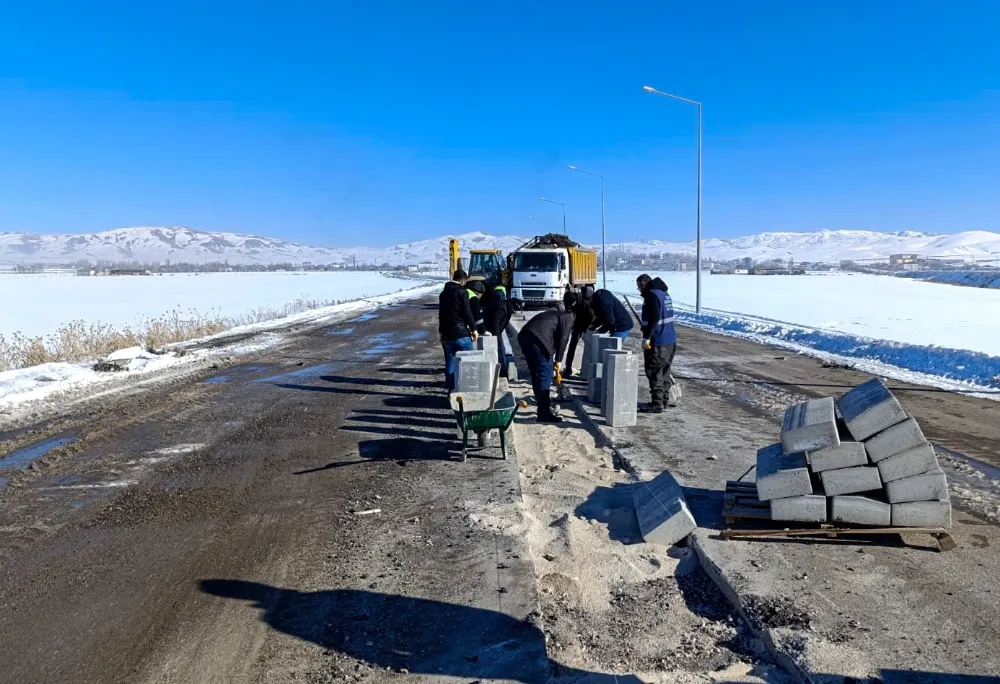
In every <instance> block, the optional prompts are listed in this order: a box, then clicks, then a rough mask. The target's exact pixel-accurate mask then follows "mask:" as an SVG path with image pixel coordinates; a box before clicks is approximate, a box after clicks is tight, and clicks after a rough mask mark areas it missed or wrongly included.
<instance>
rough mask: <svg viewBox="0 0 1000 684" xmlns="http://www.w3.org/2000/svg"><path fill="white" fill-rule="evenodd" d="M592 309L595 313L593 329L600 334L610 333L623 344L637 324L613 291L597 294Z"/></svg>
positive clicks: (599, 291)
mask: <svg viewBox="0 0 1000 684" xmlns="http://www.w3.org/2000/svg"><path fill="white" fill-rule="evenodd" d="M591 308H592V309H593V311H594V322H593V323H592V324H591V328H592V329H596V330H597V332H599V333H608V334H609V335H611V336H612V337H617V338H619V339H620V340H621V341H622V342H624V341H625V340H627V339H628V335H629V333H630V332H631V331H632V328H633V327H634V326H635V322H634V321H633V320H632V315H631V314H630V313H629V312H628V309H626V308H625V305H624V304H622V303H621V301H619V299H618V298H617V297H615V295H614V294H613V293H612V292H611V290H598V291H597V292H595V293H594V300H593V303H592V304H591Z"/></svg>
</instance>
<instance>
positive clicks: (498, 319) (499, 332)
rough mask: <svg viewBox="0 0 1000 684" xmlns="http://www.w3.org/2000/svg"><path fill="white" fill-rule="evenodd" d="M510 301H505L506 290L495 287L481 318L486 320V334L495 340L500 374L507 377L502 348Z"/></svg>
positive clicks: (504, 350)
mask: <svg viewBox="0 0 1000 684" xmlns="http://www.w3.org/2000/svg"><path fill="white" fill-rule="evenodd" d="M510 313H511V312H510V300H508V299H507V288H505V287H504V286H503V285H497V286H496V287H494V288H493V296H491V297H490V299H489V301H488V302H487V303H486V306H485V307H484V308H483V314H484V315H483V318H485V319H486V332H487V333H489V334H491V335H495V336H496V338H497V356H498V357H499V358H498V359H497V360H498V361H499V362H500V374H501V375H503V376H504V377H507V350H506V349H505V348H504V346H503V333H504V331H505V330H507V324H508V323H510Z"/></svg>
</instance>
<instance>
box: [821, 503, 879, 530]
mask: <svg viewBox="0 0 1000 684" xmlns="http://www.w3.org/2000/svg"><path fill="white" fill-rule="evenodd" d="M830 521H831V522H839V523H851V524H854V525H873V526H876V527H888V526H889V525H890V524H892V507H891V506H889V504H887V503H886V502H884V501H878V500H877V499H873V498H871V497H868V496H835V497H833V498H832V499H831V504H830Z"/></svg>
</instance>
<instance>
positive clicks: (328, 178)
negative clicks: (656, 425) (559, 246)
mask: <svg viewBox="0 0 1000 684" xmlns="http://www.w3.org/2000/svg"><path fill="white" fill-rule="evenodd" d="M998 34H1000V3H998V2H995V1H993V0H981V1H973V0H968V1H963V0H957V1H955V2H948V3H943V2H939V1H934V2H930V1H925V0H909V1H906V2H903V1H895V0H878V1H874V0H843V1H840V2H834V1H833V0H822V1H821V0H817V1H805V0H755V1H747V0H728V1H727V0H717V1H714V2H683V3H682V2H677V1H659V2H652V1H649V2H640V3H610V2H596V1H592V0H578V1H576V2H562V1H552V2H545V3H530V2H521V1H518V0H512V1H510V2H506V3H499V2H494V3H490V2H469V1H468V0H464V1H462V2H459V1H453V0H445V1H441V0H437V1H435V2H429V3H427V2H425V3H417V2H402V1H396V2H382V1H379V0H365V1H364V2H359V1H355V2H341V1H338V0H330V1H327V2H296V1H294V0H289V1H287V2H282V3H278V2H273V3H271V2H255V1H254V0H248V1H245V2H239V3H237V2H204V1H200V2H191V1H189V0H172V1H171V2H167V3H136V2H120V1H118V0H105V2H102V3H89V2H88V3H83V2H80V3H77V2H60V1H59V0H54V1H53V2H47V3H30V2H19V3H15V2H12V1H11V0H0V231H12V230H13V231H16V230H25V231H31V232H54V231H65V232H89V231H95V230H102V229H107V228H115V227H121V226H127V225H188V226H191V227H194V228H201V229H206V230H230V231H238V232H249V233H259V234H266V235H273V236H276V237H283V238H287V239H292V240H296V241H300V242H306V243H312V244H326V245H350V244H370V245H386V244H391V243H394V242H400V241H406V240H414V239H422V238H425V237H431V236H436V235H441V234H445V233H457V232H466V231H471V230H484V231H487V232H494V233H516V234H526V233H537V232H541V231H543V230H548V229H556V228H558V227H559V226H560V224H561V218H560V214H559V210H558V207H555V206H552V205H544V204H542V203H540V202H539V201H538V199H537V198H538V197H539V196H540V195H545V196H548V197H552V198H555V199H558V200H560V201H564V202H566V203H567V212H568V223H569V230H570V233H571V234H572V235H573V236H574V237H577V238H579V239H581V240H585V241H588V242H591V241H595V240H597V239H599V236H600V192H599V182H598V181H597V179H595V178H590V177H588V176H585V175H583V174H577V173H572V172H570V171H568V170H567V168H566V167H567V165H569V164H578V165H579V166H581V167H584V168H590V169H593V170H595V171H598V172H600V173H603V174H604V175H605V177H606V183H607V215H608V237H609V240H618V239H633V238H640V237H645V238H660V239H667V240H684V239H689V238H690V237H692V235H693V230H694V219H695V213H694V209H695V202H694V199H695V194H694V192H695V159H696V157H695V150H696V147H695V141H696V134H695V132H696V116H695V109H694V108H693V107H690V106H687V105H684V104H682V103H678V102H673V101H670V100H666V99H664V98H660V97H656V96H653V95H648V94H645V93H643V92H642V90H641V87H642V86H643V85H644V84H650V85H653V86H655V87H657V88H659V89H661V90H666V91H670V92H674V93H677V94H680V95H683V96H685V97H689V98H694V99H699V100H701V101H703V102H704V106H705V109H704V125H705V138H704V157H705V169H704V219H703V224H704V232H705V235H706V236H707V237H730V236H736V235H743V234H748V233H754V232H759V231H764V230H816V229H820V228H866V229H882V230H903V229H915V230H929V231H936V232H954V231H958V230H970V229H986V230H991V229H1000V226H998V225H997V224H998V221H997V216H998V215H1000V211H998V210H1000V191H998V187H1000V142H998V141H1000V41H997V40H996V36H997V35H998ZM528 215H532V216H535V217H537V218H536V219H534V220H531V221H529V220H528V219H527V218H526V217H527V216H528Z"/></svg>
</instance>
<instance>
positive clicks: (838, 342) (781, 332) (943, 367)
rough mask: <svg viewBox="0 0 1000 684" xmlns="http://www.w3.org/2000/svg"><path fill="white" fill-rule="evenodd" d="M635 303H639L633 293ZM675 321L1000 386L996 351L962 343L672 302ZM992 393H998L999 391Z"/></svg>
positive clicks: (893, 373)
mask: <svg viewBox="0 0 1000 684" xmlns="http://www.w3.org/2000/svg"><path fill="white" fill-rule="evenodd" d="M629 299H630V301H632V302H633V306H635V305H637V304H639V303H640V302H638V301H636V300H637V297H636V296H635V295H631V296H630V297H629ZM675 310H676V314H677V318H678V322H679V323H680V324H682V325H686V326H690V327H692V328H699V329H701V330H707V331H709V332H716V333H721V334H724V335H731V336H733V337H741V338H743V339H747V340H751V341H754V342H758V343H761V344H771V345H774V346H778V347H781V348H783V349H789V350H791V351H795V352H797V353H801V354H807V355H810V356H815V357H818V358H822V359H824V360H831V361H836V362H838V363H843V364H847V365H853V366H855V367H857V368H859V369H861V370H865V371H868V372H871V373H876V374H879V375H884V376H886V377H891V378H894V379H897V380H903V381H907V382H914V383H918V384H928V385H932V386H936V387H942V388H944V389H950V390H962V391H969V390H972V391H975V390H977V389H978V390H983V391H991V390H996V389H1000V357H997V356H990V355H989V354H984V353H982V352H975V351H968V350H964V349H948V348H946V347H937V346H931V345H915V344H906V343H904V342H893V341H888V340H878V339H872V338H867V337H860V336H857V335H848V334H846V333H842V332H836V331H831V330H824V329H822V328H813V327H807V326H802V325H795V324H792V323H786V322H783V321H776V320H772V319H768V318H761V317H758V316H750V315H747V314H737V313H732V312H728V311H716V310H710V309H704V308H702V312H701V313H700V314H696V313H695V312H694V308H693V307H688V306H686V305H683V304H678V305H675ZM991 398H994V399H1000V397H998V396H997V395H991Z"/></svg>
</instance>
